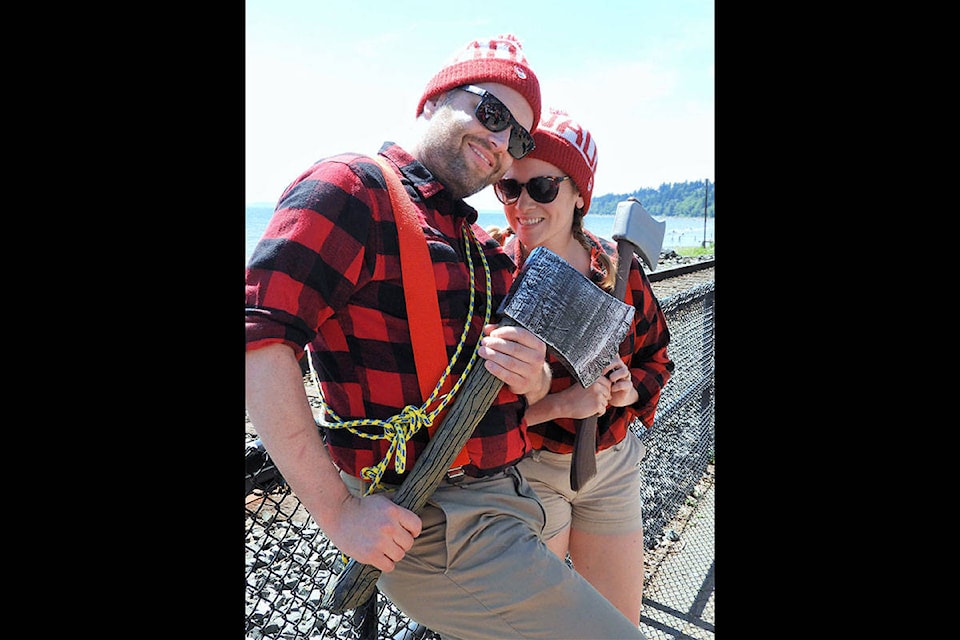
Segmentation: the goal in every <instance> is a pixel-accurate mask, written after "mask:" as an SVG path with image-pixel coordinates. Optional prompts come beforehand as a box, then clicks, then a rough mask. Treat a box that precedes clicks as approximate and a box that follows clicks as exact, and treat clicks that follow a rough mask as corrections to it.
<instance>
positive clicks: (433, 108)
mask: <svg viewBox="0 0 960 640" xmlns="http://www.w3.org/2000/svg"><path fill="white" fill-rule="evenodd" d="M446 96H447V94H446V92H444V93H438V94H437V95H435V96H433V97H432V98H427V101H426V102H424V103H423V115H424V117H425V118H426V119H427V120H429V119H430V118H432V117H433V114H434V113H436V112H437V109H439V108H440V105H442V104H443V103H444V100H445V99H446Z"/></svg>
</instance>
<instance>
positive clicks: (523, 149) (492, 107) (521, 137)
mask: <svg viewBox="0 0 960 640" xmlns="http://www.w3.org/2000/svg"><path fill="white" fill-rule="evenodd" d="M457 88H458V89H463V90H464V91H466V92H467V93H472V94H474V95H476V96H480V102H479V103H478V104H477V108H476V109H475V110H474V115H475V116H476V117H477V120H479V121H480V124H482V125H483V126H484V127H486V128H487V131H493V132H494V133H497V132H498V131H503V130H504V129H506V128H507V127H510V142H509V143H507V151H509V152H510V155H511V156H513V157H514V158H516V159H517V160H519V159H520V158H522V157H523V156H525V155H527V154H528V153H530V152H531V151H533V148H534V147H535V146H536V145H535V144H534V143H533V136H531V135H530V132H529V131H527V130H526V129H524V128H523V127H522V126H521V125H520V123H519V122H517V120H516V118H514V117H513V114H512V113H510V109H508V108H507V105H505V104H503V103H502V102H500V100H498V99H497V97H496V96H495V95H493V94H492V93H490V92H489V91H487V90H485V89H481V88H480V87H475V86H473V85H472V84H468V85H464V86H462V87H457Z"/></svg>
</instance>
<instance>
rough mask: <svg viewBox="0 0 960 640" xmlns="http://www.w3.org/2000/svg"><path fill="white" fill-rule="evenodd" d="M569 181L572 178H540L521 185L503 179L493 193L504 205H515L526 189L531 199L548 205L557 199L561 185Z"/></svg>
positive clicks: (511, 179)
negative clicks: (521, 192) (522, 191)
mask: <svg viewBox="0 0 960 640" xmlns="http://www.w3.org/2000/svg"><path fill="white" fill-rule="evenodd" d="M569 179H570V176H539V177H537V178H530V180H528V181H527V182H524V183H522V184H521V183H519V182H517V181H516V180H514V179H513V178H503V179H501V180H497V181H496V182H495V183H493V192H494V193H496V194H497V200H499V201H500V202H502V203H503V204H513V203H514V202H516V201H517V200H518V199H519V198H520V191H521V190H522V189H523V188H524V187H526V188H527V193H529V194H530V197H531V198H533V199H534V200H536V201H537V202H539V203H541V204H547V203H548V202H553V201H554V200H556V199H557V194H558V193H560V183H561V182H563V181H564V180H569Z"/></svg>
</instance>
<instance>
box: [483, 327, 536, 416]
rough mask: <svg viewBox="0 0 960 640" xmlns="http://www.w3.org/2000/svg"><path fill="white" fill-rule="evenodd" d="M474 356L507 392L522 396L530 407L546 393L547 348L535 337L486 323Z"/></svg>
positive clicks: (527, 332) (516, 328)
mask: <svg viewBox="0 0 960 640" xmlns="http://www.w3.org/2000/svg"><path fill="white" fill-rule="evenodd" d="M483 333H484V338H483V339H482V340H481V341H480V348H479V349H478V350H477V353H478V354H479V355H480V357H481V358H483V359H484V360H486V362H485V363H484V366H485V367H486V368H487V371H489V372H490V373H492V374H493V375H494V376H496V377H497V378H499V379H500V380H502V381H503V383H504V384H505V385H506V386H507V387H509V389H510V391H512V392H514V393H515V394H517V395H518V396H521V395H522V396H526V397H527V402H528V403H530V404H532V403H534V402H536V401H537V400H539V399H540V398H542V397H544V396H545V395H547V392H548V391H549V390H550V379H551V373H550V366H549V365H548V364H547V361H546V358H547V345H546V343H544V342H543V340H541V339H540V338H538V337H537V336H536V335H534V334H533V333H531V332H530V331H527V330H526V329H524V328H523V327H518V326H515V325H511V326H505V327H501V326H499V325H495V324H488V325H486V326H484V328H483Z"/></svg>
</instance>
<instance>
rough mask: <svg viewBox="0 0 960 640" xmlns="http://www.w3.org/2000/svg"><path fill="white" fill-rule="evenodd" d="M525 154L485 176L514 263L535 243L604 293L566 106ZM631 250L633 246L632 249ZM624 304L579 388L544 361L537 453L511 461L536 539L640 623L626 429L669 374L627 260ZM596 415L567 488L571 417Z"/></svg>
mask: <svg viewBox="0 0 960 640" xmlns="http://www.w3.org/2000/svg"><path fill="white" fill-rule="evenodd" d="M533 138H534V142H535V144H536V146H535V148H534V150H533V151H532V152H530V153H529V154H528V155H527V156H525V157H524V158H522V159H520V160H517V161H515V162H514V163H513V165H512V166H511V168H510V169H509V170H508V171H507V173H506V174H504V177H503V178H502V179H501V180H500V181H498V182H496V183H495V184H494V190H495V192H496V195H497V198H498V199H499V200H500V202H502V203H503V204H504V213H505V214H506V218H507V223H508V224H509V227H510V228H511V229H512V230H513V233H514V235H513V237H511V238H510V239H509V240H508V241H507V243H506V245H505V249H506V251H507V253H508V254H509V255H511V256H512V257H513V259H514V262H515V263H516V264H517V266H518V267H519V266H520V265H521V264H523V261H524V260H525V259H526V256H527V255H529V253H530V251H532V250H533V249H534V248H535V247H541V246H542V247H546V248H547V249H550V250H551V251H553V252H554V253H556V254H557V255H559V256H560V257H562V258H563V259H564V260H566V261H567V262H569V263H570V264H571V265H573V267H574V268H576V269H577V270H578V271H579V272H580V273H582V274H583V275H585V276H586V277H588V278H589V279H590V280H591V281H593V282H594V283H596V284H597V286H599V287H601V288H602V289H604V290H606V291H607V292H612V291H613V287H614V284H615V282H616V248H615V245H613V244H612V243H611V242H609V241H606V240H600V239H599V238H597V237H596V236H595V235H593V234H592V233H591V232H589V231H587V230H586V229H584V228H583V216H585V215H586V213H587V210H588V209H589V208H590V196H591V194H592V192H593V186H594V172H595V171H596V166H597V147H596V143H595V141H594V140H593V137H592V136H591V135H590V132H589V131H587V130H586V129H585V128H584V127H583V126H581V125H580V124H578V123H577V122H575V121H574V120H573V119H571V118H570V117H569V116H568V115H567V114H566V113H565V112H563V111H557V110H548V111H547V112H545V113H544V114H543V115H542V116H541V121H540V126H539V129H538V130H537V131H536V132H535V133H534V135H533ZM631 255H632V254H631ZM626 297H627V302H628V303H631V304H633V306H634V307H635V308H636V312H635V314H634V319H633V324H632V327H631V330H630V331H629V332H628V333H627V337H626V338H625V339H624V341H623V343H622V344H621V345H620V358H619V359H615V360H614V362H613V363H611V365H610V366H609V367H607V369H606V370H605V371H604V373H605V376H601V377H600V379H599V380H597V381H596V382H595V383H593V384H592V385H590V386H589V387H587V388H583V387H582V386H581V385H580V384H579V383H575V381H574V379H573V377H572V376H571V375H570V373H569V372H568V371H567V370H566V369H565V368H564V367H563V365H562V364H560V362H559V361H557V360H555V359H554V358H552V357H551V359H550V364H551V367H552V369H553V382H552V384H551V390H550V394H549V395H547V396H546V397H545V398H543V399H542V400H540V401H539V402H537V403H535V404H533V405H531V406H530V407H529V409H528V410H527V413H526V421H527V424H528V434H529V437H530V439H531V442H532V444H533V446H534V448H535V449H536V451H534V452H533V455H532V456H530V457H528V458H525V459H524V460H523V461H521V462H520V464H519V465H518V468H519V469H520V470H521V473H522V474H523V475H524V476H525V477H526V478H527V480H528V481H529V482H530V484H531V485H532V486H533V488H534V489H535V490H536V492H537V494H538V495H539V496H540V498H541V501H542V502H543V505H544V510H545V512H546V524H545V526H544V530H543V539H544V541H545V542H546V544H547V547H549V548H550V550H551V551H553V552H554V553H556V554H557V555H558V556H560V557H561V558H565V557H566V556H567V554H568V553H569V554H570V560H571V561H572V563H573V566H574V568H575V569H576V570H577V571H578V572H579V573H580V574H581V575H583V577H584V578H586V579H587V580H588V581H589V582H590V583H591V584H592V585H593V586H594V587H595V588H596V589H597V590H598V591H599V592H600V593H602V594H603V595H604V596H605V597H606V598H607V599H608V600H609V601H610V602H611V603H613V604H614V606H616V607H617V608H618V609H619V610H620V611H622V612H623V614H624V615H626V616H627V617H628V618H629V619H630V620H633V621H635V622H637V623H638V624H639V621H640V608H641V600H642V596H643V577H644V572H643V522H642V514H641V506H642V502H641V478H640V470H639V465H640V460H641V459H642V458H643V455H644V453H645V451H646V450H645V448H644V446H643V444H642V443H641V442H640V439H639V438H638V437H637V436H636V435H634V434H632V433H631V432H630V430H629V426H630V424H631V423H632V422H633V420H635V419H638V420H640V422H641V423H642V424H643V425H644V426H645V427H647V428H649V427H652V426H653V418H654V413H655V411H656V408H657V402H658V400H659V398H660V391H661V389H662V388H663V386H664V385H665V384H666V383H667V381H668V380H669V379H670V374H671V373H672V371H673V367H674V365H673V362H672V361H671V360H670V358H669V357H668V355H667V345H668V344H669V342H670V333H669V331H668V329H667V323H666V319H665V318H664V316H663V312H662V310H661V309H660V305H659V302H658V301H657V299H656V297H655V296H654V295H653V291H652V289H651V288H650V282H649V280H647V277H646V276H645V275H644V274H643V271H642V269H641V268H640V263H639V262H638V261H637V258H636V257H631V266H630V276H629V282H628V287H627V294H626ZM600 414H602V415H601V416H600V418H599V419H598V420H597V452H598V453H597V475H596V476H594V477H593V478H592V479H591V480H589V481H588V482H587V483H586V484H585V485H584V486H583V487H581V489H580V491H577V492H574V491H572V490H571V488H570V461H571V459H572V452H573V442H574V437H575V434H576V431H575V429H576V424H577V421H578V419H583V418H588V417H590V416H595V415H600Z"/></svg>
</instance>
